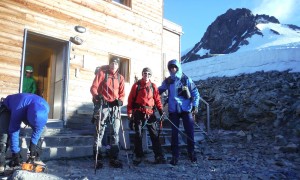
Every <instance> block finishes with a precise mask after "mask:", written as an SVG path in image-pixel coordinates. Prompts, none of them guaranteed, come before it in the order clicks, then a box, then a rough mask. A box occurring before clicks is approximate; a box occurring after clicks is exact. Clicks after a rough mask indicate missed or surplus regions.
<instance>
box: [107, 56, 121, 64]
mask: <svg viewBox="0 0 300 180" xmlns="http://www.w3.org/2000/svg"><path fill="white" fill-rule="evenodd" d="M111 63H118V64H119V63H120V59H119V58H118V57H113V58H112V59H111V60H110V62H109V64H111Z"/></svg>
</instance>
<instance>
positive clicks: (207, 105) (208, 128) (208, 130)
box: [200, 97, 210, 134]
mask: <svg viewBox="0 0 300 180" xmlns="http://www.w3.org/2000/svg"><path fill="white" fill-rule="evenodd" d="M200 100H201V101H202V102H204V104H206V107H207V108H206V114H207V123H206V129H207V134H209V133H210V117H209V104H208V102H206V101H205V100H204V99H203V98H202V97H200Z"/></svg>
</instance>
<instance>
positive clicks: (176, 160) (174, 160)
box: [170, 157, 178, 166]
mask: <svg viewBox="0 0 300 180" xmlns="http://www.w3.org/2000/svg"><path fill="white" fill-rule="evenodd" d="M170 164H172V165H173V166H176V165H177V164H178V159H177V158H176V157H172V159H171V161H170Z"/></svg>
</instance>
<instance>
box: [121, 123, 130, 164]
mask: <svg viewBox="0 0 300 180" xmlns="http://www.w3.org/2000/svg"><path fill="white" fill-rule="evenodd" d="M120 120H121V122H120V124H121V128H122V134H123V141H124V146H125V152H126V158H127V164H128V167H129V168H130V163H129V157H128V152H127V143H126V139H125V132H124V127H123V122H122V119H120Z"/></svg>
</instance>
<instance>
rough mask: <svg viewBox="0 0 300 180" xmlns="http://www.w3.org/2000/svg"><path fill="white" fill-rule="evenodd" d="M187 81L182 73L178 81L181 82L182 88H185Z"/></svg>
mask: <svg viewBox="0 0 300 180" xmlns="http://www.w3.org/2000/svg"><path fill="white" fill-rule="evenodd" d="M187 79H188V77H187V76H186V75H185V74H184V73H182V76H181V79H180V81H181V83H182V85H183V86H186V84H187V83H186V80H187Z"/></svg>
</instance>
